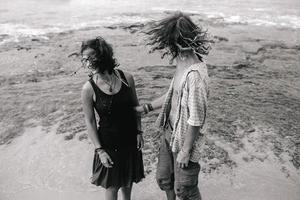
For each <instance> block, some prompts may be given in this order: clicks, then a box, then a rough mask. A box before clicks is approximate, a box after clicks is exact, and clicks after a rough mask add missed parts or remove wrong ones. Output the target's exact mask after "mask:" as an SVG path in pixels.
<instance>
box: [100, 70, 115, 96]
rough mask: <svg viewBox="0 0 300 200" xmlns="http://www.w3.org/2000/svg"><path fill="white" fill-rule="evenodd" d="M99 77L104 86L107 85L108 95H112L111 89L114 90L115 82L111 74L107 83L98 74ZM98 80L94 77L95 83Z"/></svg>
mask: <svg viewBox="0 0 300 200" xmlns="http://www.w3.org/2000/svg"><path fill="white" fill-rule="evenodd" d="M99 76H100V77H101V80H102V81H103V82H104V83H105V84H106V85H108V86H109V89H108V90H109V92H110V93H112V92H113V89H114V88H115V83H116V81H115V79H114V77H113V74H112V75H111V76H110V78H109V79H110V80H109V81H107V80H106V79H105V78H103V77H102V76H101V75H100V74H99ZM97 80H98V76H97V77H96V81H97Z"/></svg>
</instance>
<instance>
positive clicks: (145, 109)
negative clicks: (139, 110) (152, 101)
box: [143, 104, 149, 114]
mask: <svg viewBox="0 0 300 200" xmlns="http://www.w3.org/2000/svg"><path fill="white" fill-rule="evenodd" d="M143 109H144V112H145V114H147V113H148V112H149V109H148V107H147V104H143Z"/></svg>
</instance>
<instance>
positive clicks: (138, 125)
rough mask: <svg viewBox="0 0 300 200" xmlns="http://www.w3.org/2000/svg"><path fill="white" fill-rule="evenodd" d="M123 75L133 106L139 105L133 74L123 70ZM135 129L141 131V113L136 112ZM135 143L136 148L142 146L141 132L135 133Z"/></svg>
mask: <svg viewBox="0 0 300 200" xmlns="http://www.w3.org/2000/svg"><path fill="white" fill-rule="evenodd" d="M124 75H125V77H126V79H127V81H128V83H129V86H130V89H131V91H132V95H133V101H134V102H133V103H134V105H133V106H135V108H136V107H137V106H139V105H140V104H139V100H138V98H137V95H136V89H135V83H134V79H133V76H132V75H131V74H129V73H126V72H124ZM137 129H138V130H139V131H140V133H142V125H141V115H140V114H139V113H137ZM137 145H138V147H137V148H138V149H139V150H140V149H142V148H143V147H144V140H143V137H142V135H141V134H138V135H137Z"/></svg>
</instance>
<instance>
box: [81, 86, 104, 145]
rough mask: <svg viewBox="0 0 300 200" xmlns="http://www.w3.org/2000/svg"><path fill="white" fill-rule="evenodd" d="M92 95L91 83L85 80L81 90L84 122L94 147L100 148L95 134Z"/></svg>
mask: <svg viewBox="0 0 300 200" xmlns="http://www.w3.org/2000/svg"><path fill="white" fill-rule="evenodd" d="M93 95H94V92H93V89H92V87H91V84H90V83H89V82H87V83H86V84H84V86H83V88H82V92H81V99H82V104H83V113H84V116H85V123H86V126H87V131H88V135H89V137H90V138H91V140H92V142H93V144H94V146H95V148H101V144H100V141H99V138H98V136H97V126H96V118H95V113H94V106H93Z"/></svg>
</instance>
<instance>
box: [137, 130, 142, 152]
mask: <svg viewBox="0 0 300 200" xmlns="http://www.w3.org/2000/svg"><path fill="white" fill-rule="evenodd" d="M136 139H137V148H138V150H139V151H140V150H142V148H143V147H144V139H143V136H142V135H141V134H137V136H136Z"/></svg>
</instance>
